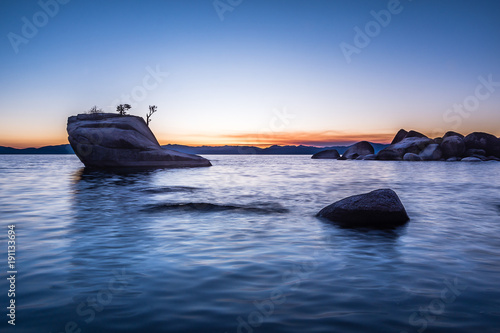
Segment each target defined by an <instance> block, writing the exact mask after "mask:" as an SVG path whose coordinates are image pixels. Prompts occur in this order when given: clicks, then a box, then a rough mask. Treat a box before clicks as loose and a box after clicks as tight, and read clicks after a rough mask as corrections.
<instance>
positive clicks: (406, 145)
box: [377, 132, 434, 161]
mask: <svg viewBox="0 0 500 333" xmlns="http://www.w3.org/2000/svg"><path fill="white" fill-rule="evenodd" d="M415 133H417V132H415ZM433 142H434V141H433V140H432V139H429V138H428V137H419V136H412V137H409V138H404V139H403V140H401V141H400V142H398V143H395V144H392V145H390V146H388V147H386V148H384V149H382V150H381V151H379V153H378V154H377V159H379V160H386V161H393V160H402V159H403V156H404V155H405V154H406V153H412V154H417V155H418V154H420V152H421V151H422V150H424V149H425V147H427V146H428V145H429V144H431V143H433Z"/></svg>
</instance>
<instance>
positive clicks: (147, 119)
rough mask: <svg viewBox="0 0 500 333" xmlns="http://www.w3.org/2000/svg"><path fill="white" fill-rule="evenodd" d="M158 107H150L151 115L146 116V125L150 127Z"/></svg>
mask: <svg viewBox="0 0 500 333" xmlns="http://www.w3.org/2000/svg"><path fill="white" fill-rule="evenodd" d="M157 109H158V107H157V106H156V105H150V106H149V113H147V114H146V124H147V125H148V126H149V123H150V122H151V116H152V115H153V113H155V112H156V111H157Z"/></svg>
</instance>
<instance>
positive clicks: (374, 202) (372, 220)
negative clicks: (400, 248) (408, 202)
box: [316, 189, 409, 228]
mask: <svg viewBox="0 0 500 333" xmlns="http://www.w3.org/2000/svg"><path fill="white" fill-rule="evenodd" d="M316 216H318V217H323V218H326V219H328V220H330V221H333V222H336V223H339V224H341V225H343V226H347V227H371V228H388V227H389V228H390V227H395V226H399V225H403V224H405V223H406V222H407V221H408V220H409V217H408V214H407V213H406V210H405V208H404V206H403V204H402V203H401V200H400V199H399V197H398V195H397V194H396V193H395V192H394V191H393V190H391V189H381V190H376V191H372V192H369V193H365V194H360V195H354V196H351V197H348V198H345V199H342V200H340V201H337V202H335V203H333V204H331V205H329V206H327V207H325V208H323V209H322V210H321V211H320V212H319V213H318V214H317V215H316Z"/></svg>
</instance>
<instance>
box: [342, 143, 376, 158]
mask: <svg viewBox="0 0 500 333" xmlns="http://www.w3.org/2000/svg"><path fill="white" fill-rule="evenodd" d="M374 152H375V150H374V149H373V146H372V145H371V144H370V143H369V142H367V141H361V142H358V143H355V144H353V145H352V146H350V147H349V148H348V149H347V150H346V151H345V153H344V154H343V155H342V157H344V158H346V159H348V160H354V159H356V158H358V157H359V156H366V155H370V154H373V153H374Z"/></svg>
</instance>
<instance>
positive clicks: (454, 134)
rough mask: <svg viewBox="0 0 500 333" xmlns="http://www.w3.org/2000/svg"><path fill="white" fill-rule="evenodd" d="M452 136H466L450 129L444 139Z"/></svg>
mask: <svg viewBox="0 0 500 333" xmlns="http://www.w3.org/2000/svg"><path fill="white" fill-rule="evenodd" d="M450 136H458V137H460V138H462V139H463V138H464V136H463V135H462V134H460V133H457V132H453V131H448V132H446V134H445V135H443V139H446V138H448V137H450Z"/></svg>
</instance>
